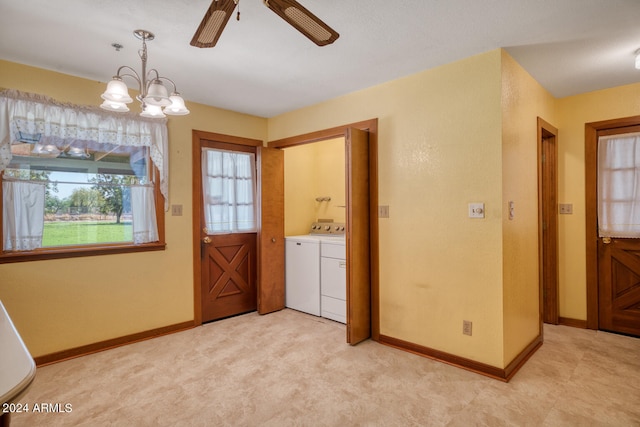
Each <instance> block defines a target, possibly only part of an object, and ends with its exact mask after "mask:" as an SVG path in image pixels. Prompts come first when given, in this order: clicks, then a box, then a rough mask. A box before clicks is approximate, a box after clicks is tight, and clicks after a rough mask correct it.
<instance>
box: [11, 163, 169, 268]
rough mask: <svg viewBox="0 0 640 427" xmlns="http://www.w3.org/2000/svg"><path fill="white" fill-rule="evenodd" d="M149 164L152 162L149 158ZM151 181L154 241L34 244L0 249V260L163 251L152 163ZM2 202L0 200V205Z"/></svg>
mask: <svg viewBox="0 0 640 427" xmlns="http://www.w3.org/2000/svg"><path fill="white" fill-rule="evenodd" d="M152 164H153V162H152ZM153 174H154V177H155V179H154V180H153V182H154V196H155V202H156V203H155V208H156V222H157V225H158V241H157V242H150V243H142V244H134V243H133V242H130V243H129V242H118V243H105V244H95V245H77V246H58V247H48V248H38V249H34V250H32V251H5V250H4V249H2V250H1V252H0V264H7V263H14V262H25V261H40V260H48V259H63V258H76V257H85V256H96V255H110V254H122V253H134V252H149V251H163V250H165V249H166V246H167V245H166V242H165V230H164V217H165V211H164V203H165V199H164V196H163V195H162V193H161V192H160V184H159V183H160V173H159V171H158V169H157V168H156V167H155V165H154V166H153ZM3 176H4V172H2V173H0V201H2V200H4V199H3V194H2V191H3V186H2V182H3ZM1 205H2V203H0V206H1ZM2 212H3V209H0V224H2ZM3 233H4V227H3V226H0V248H4V236H3Z"/></svg>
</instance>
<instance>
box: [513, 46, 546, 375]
mask: <svg viewBox="0 0 640 427" xmlns="http://www.w3.org/2000/svg"><path fill="white" fill-rule="evenodd" d="M502 108H503V116H502V174H503V179H502V207H501V209H502V224H503V226H502V229H503V236H502V241H503V256H504V266H503V269H504V283H503V286H504V296H503V299H504V307H503V315H504V359H505V361H506V362H507V363H508V362H509V361H511V360H513V359H514V358H515V357H516V356H517V355H518V354H519V353H520V352H521V351H522V350H523V349H524V348H525V347H526V346H527V345H528V344H530V343H531V342H532V341H533V340H534V338H535V337H536V336H538V334H539V333H540V330H539V316H540V307H539V303H538V301H539V290H538V289H539V276H538V270H539V268H538V173H537V172H538V166H537V161H538V153H537V147H538V141H537V117H541V118H543V119H544V120H545V121H547V122H549V123H555V121H556V114H555V101H554V99H553V97H552V96H551V95H550V94H549V93H548V92H547V91H546V90H544V89H543V88H542V86H540V84H539V83H538V82H536V81H535V80H534V79H533V78H532V77H531V76H530V75H529V74H528V73H527V72H526V71H525V70H524V69H523V68H522V67H521V66H520V65H519V64H518V63H516V62H515V61H514V60H513V58H511V57H510V56H509V55H508V54H507V53H506V52H504V51H503V53H502ZM510 201H512V202H513V203H514V216H513V219H509V202H510Z"/></svg>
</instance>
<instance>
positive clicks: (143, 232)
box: [131, 185, 158, 244]
mask: <svg viewBox="0 0 640 427" xmlns="http://www.w3.org/2000/svg"><path fill="white" fill-rule="evenodd" d="M153 190H154V189H153V187H152V186H148V185H133V186H131V216H132V222H133V243H135V244H140V243H148V242H156V241H158V224H157V222H156V215H155V212H156V209H155V197H153Z"/></svg>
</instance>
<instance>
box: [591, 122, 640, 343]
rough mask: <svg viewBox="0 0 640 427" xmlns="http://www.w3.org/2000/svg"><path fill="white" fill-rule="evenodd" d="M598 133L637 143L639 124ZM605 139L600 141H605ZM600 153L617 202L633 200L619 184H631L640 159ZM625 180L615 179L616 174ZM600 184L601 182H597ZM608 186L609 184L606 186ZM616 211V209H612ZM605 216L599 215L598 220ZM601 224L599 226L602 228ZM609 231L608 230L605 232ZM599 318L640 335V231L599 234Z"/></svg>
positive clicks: (615, 140)
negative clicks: (614, 157) (625, 234)
mask: <svg viewBox="0 0 640 427" xmlns="http://www.w3.org/2000/svg"><path fill="white" fill-rule="evenodd" d="M598 137H599V139H600V137H612V139H611V140H610V141H609V143H610V144H613V145H617V144H631V145H632V146H635V144H636V142H637V141H638V137H640V126H632V127H623V128H619V129H611V130H607V131H602V132H598ZM602 143H604V142H598V144H602ZM606 157H607V156H600V153H599V152H598V154H597V164H598V170H599V171H601V173H599V174H598V179H597V180H598V182H600V181H601V180H603V179H605V178H604V177H605V176H610V177H609V178H607V179H608V180H609V181H610V182H611V183H612V184H610V186H611V187H612V188H615V196H614V195H613V194H612V195H610V196H609V197H612V198H613V197H615V198H616V199H615V200H616V203H614V205H619V204H621V202H625V203H624V204H628V203H630V200H631V199H633V198H631V199H627V196H626V192H624V193H623V192H621V191H620V187H622V186H624V184H632V183H633V182H634V179H636V178H635V176H637V175H638V174H640V166H637V162H638V161H639V160H640V159H635V161H634V159H632V158H630V157H628V156H623V158H624V159H623V160H615V161H613V163H610V162H606V161H605V160H604V158H606ZM615 177H618V178H617V179H618V180H620V179H622V180H624V183H623V182H622V181H615V180H616V178H615ZM598 188H600V184H599V186H598ZM603 188H607V185H605V187H603ZM600 193H604V191H602V192H599V193H598V196H597V200H598V204H600V202H599V200H600V199H601V198H603V197H606V196H605V195H603V194H600ZM612 212H613V211H612ZM601 221H602V219H601V218H600V217H598V224H601ZM600 227H602V225H600V226H599V228H600ZM602 234H603V235H605V236H606V235H607V234H608V233H602ZM597 248H598V318H599V328H600V329H603V330H607V331H611V332H618V333H623V334H629V335H634V336H640V233H637V237H635V238H620V237H599V238H598V243H597Z"/></svg>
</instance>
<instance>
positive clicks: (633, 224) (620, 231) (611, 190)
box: [598, 133, 640, 238]
mask: <svg viewBox="0 0 640 427" xmlns="http://www.w3.org/2000/svg"><path fill="white" fill-rule="evenodd" d="M598 234H599V236H600V237H622V238H640V133H632V134H624V135H612V136H604V137H600V138H599V139H598Z"/></svg>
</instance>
